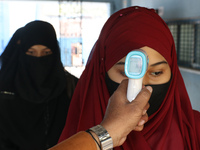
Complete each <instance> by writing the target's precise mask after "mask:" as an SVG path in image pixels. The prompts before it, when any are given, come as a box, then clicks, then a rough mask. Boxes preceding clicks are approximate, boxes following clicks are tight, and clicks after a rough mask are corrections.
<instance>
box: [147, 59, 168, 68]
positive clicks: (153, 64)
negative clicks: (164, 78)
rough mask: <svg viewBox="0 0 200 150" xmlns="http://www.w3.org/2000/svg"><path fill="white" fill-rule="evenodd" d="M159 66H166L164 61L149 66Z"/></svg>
mask: <svg viewBox="0 0 200 150" xmlns="http://www.w3.org/2000/svg"><path fill="white" fill-rule="evenodd" d="M161 64H168V63H167V62H166V61H164V60H163V61H160V62H157V63H154V64H151V65H150V66H151V67H153V66H157V65H161Z"/></svg>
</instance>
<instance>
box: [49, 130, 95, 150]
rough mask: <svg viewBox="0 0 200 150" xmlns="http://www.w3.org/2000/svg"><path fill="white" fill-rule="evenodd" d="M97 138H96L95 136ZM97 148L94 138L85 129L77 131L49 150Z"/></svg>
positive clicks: (91, 149) (87, 149)
mask: <svg viewBox="0 0 200 150" xmlns="http://www.w3.org/2000/svg"><path fill="white" fill-rule="evenodd" d="M94 136H95V135H94ZM97 140H98V138H97ZM72 149H73V150H98V149H97V145H96V143H95V141H94V139H93V138H92V137H91V136H90V134H89V133H87V132H85V131H81V132H78V133H77V134H75V135H73V136H71V137H70V138H68V139H66V140H64V141H62V142H61V143H59V144H57V145H55V146H54V147H52V148H50V149H49V150H72Z"/></svg>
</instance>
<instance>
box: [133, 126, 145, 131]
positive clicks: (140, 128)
mask: <svg viewBox="0 0 200 150" xmlns="http://www.w3.org/2000/svg"><path fill="white" fill-rule="evenodd" d="M143 128H144V125H143V126H136V127H135V129H134V131H142V130H143Z"/></svg>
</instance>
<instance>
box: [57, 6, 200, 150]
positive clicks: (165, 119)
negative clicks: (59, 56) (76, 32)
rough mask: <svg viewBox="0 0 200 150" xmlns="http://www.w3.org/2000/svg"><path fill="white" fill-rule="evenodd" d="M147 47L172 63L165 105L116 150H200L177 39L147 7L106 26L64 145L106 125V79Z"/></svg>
mask: <svg viewBox="0 0 200 150" xmlns="http://www.w3.org/2000/svg"><path fill="white" fill-rule="evenodd" d="M143 46H148V47H151V48H153V49H155V50H156V51H158V52H159V53H160V54H161V55H162V56H163V57H164V58H165V59H166V60H167V62H168V63H169V66H170V68H171V71H172V74H173V77H172V80H171V84H170V87H169V89H168V92H167V94H166V97H165V99H164V101H163V103H162V105H161V106H160V108H159V110H158V111H157V112H156V113H154V114H153V115H151V116H150V117H149V121H148V122H147V123H146V124H145V128H144V130H143V131H141V132H136V131H133V132H131V133H130V134H129V135H128V137H127V140H126V141H125V143H124V144H123V145H122V146H121V147H117V148H115V149H117V150H120V149H125V150H133V149H134V150H137V149H142V150H143V149H145V150H150V149H153V150H161V149H162V150H165V149H166V150H169V149H170V150H177V149H192V150H199V149H200V148H199V147H200V145H199V143H200V140H199V139H198V138H199V137H200V130H199V129H197V128H199V127H200V121H199V120H200V119H199V118H200V114H199V112H196V111H195V112H194V111H193V110H192V107H191V103H190V100H189V97H188V94H187V91H186V88H185V85H184V82H183V79H182V76H181V74H180V71H179V68H178V65H177V56H176V50H175V44H174V41H173V37H172V35H171V33H170V30H169V29H168V27H167V25H166V24H165V22H164V21H163V20H162V19H161V18H160V17H159V16H158V15H157V14H156V13H155V11H154V10H153V9H146V8H143V7H129V8H125V9H122V10H120V11H118V12H116V13H114V14H113V15H112V16H111V17H110V18H109V19H108V21H107V22H106V23H105V25H104V27H103V29H102V31H101V34H100V36H99V38H98V40H97V42H96V43H95V45H94V47H93V49H92V51H91V54H90V57H89V60H88V63H87V65H86V68H85V70H84V72H83V74H82V76H81V77H80V80H79V82H78V85H77V88H76V90H75V92H74V96H73V98H72V102H71V105H70V109H69V113H68V117H67V121H66V125H65V128H64V130H63V132H62V135H61V137H60V140H59V142H61V141H62V140H64V139H66V138H68V137H69V136H71V135H73V134H75V133H76V132H78V131H81V130H86V129H88V128H90V127H92V126H95V125H97V124H99V123H100V122H101V121H102V119H103V117H104V113H105V110H106V106H107V103H108V99H109V93H108V89H107V86H106V83H105V73H106V72H107V71H108V70H109V69H110V68H111V67H112V66H113V65H114V64H115V63H116V62H117V61H119V60H120V59H121V58H123V57H124V56H126V55H127V53H128V52H130V51H131V50H133V49H137V48H141V47H143ZM194 114H195V115H196V116H195V117H198V118H195V117H194Z"/></svg>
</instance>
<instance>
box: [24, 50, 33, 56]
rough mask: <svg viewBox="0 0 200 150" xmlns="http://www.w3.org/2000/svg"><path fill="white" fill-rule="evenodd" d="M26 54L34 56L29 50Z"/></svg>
mask: <svg viewBox="0 0 200 150" xmlns="http://www.w3.org/2000/svg"><path fill="white" fill-rule="evenodd" d="M26 54H28V55H32V54H34V51H31V50H29V51H27V52H26Z"/></svg>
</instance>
